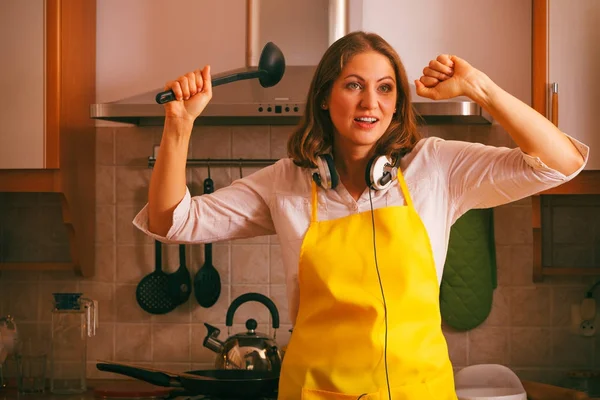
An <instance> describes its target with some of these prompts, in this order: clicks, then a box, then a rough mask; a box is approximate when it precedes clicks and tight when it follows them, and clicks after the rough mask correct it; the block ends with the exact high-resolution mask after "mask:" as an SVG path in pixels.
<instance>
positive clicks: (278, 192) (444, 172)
mask: <svg viewBox="0 0 600 400" xmlns="http://www.w3.org/2000/svg"><path fill="white" fill-rule="evenodd" d="M571 141H572V142H573V144H574V145H575V146H576V147H577V149H578V150H579V151H580V152H581V154H582V156H583V157H584V159H585V162H586V163H587V159H588V152H589V148H588V147H587V146H586V145H584V144H582V143H580V142H579V141H577V140H575V139H573V138H571ZM584 166H585V163H584ZM400 167H401V170H402V173H403V174H404V178H405V180H406V183H407V186H408V188H409V191H410V195H411V197H412V200H413V204H414V207H415V209H416V211H417V213H418V214H419V215H420V217H421V219H422V220H423V223H424V225H425V228H426V229H427V233H428V235H429V239H430V241H431V247H432V250H433V257H434V261H435V267H436V271H437V276H438V282H441V279H442V273H443V268H444V262H445V258H446V251H447V248H448V239H449V236H450V228H451V226H452V224H453V223H454V222H455V221H456V220H457V219H458V218H459V217H460V216H461V215H462V214H464V213H465V212H466V211H468V210H470V209H473V208H489V207H495V206H498V205H502V204H506V203H510V202H513V201H516V200H519V199H522V198H524V197H527V196H530V195H533V194H535V193H538V192H540V191H543V190H546V189H549V188H552V187H555V186H558V185H560V184H562V183H564V182H566V181H568V180H570V179H572V178H573V177H574V176H576V175H577V174H578V173H579V172H580V171H581V170H582V169H583V166H582V167H581V169H580V170H578V171H576V172H575V173H573V174H571V175H569V176H565V175H564V174H562V173H560V172H558V171H556V170H553V169H551V168H549V167H548V166H546V165H545V164H544V163H543V162H542V161H541V160H540V159H539V158H535V157H531V156H529V155H527V154H525V153H523V152H522V151H521V150H520V149H519V148H514V149H509V148H505V147H493V146H486V145H482V144H479V143H469V142H461V141H452V140H443V139H440V138H435V137H429V138H426V139H422V140H420V141H419V143H418V144H417V146H416V147H415V148H414V149H413V151H412V152H411V153H409V154H407V155H406V156H405V157H404V158H403V159H402V160H401V163H400ZM312 172H313V171H310V170H308V169H305V168H300V167H298V166H296V165H295V164H294V163H293V162H292V160H291V159H281V160H279V161H278V162H277V163H275V164H273V165H271V166H268V167H265V168H263V169H261V170H259V171H257V172H256V173H254V174H252V175H249V176H247V177H245V178H243V179H239V180H237V181H234V182H233V183H232V184H231V185H230V186H227V187H224V188H221V189H219V190H217V191H215V192H214V193H212V194H210V195H202V196H195V197H191V196H190V192H189V190H186V194H185V196H184V198H183V199H182V200H181V202H180V203H179V205H178V206H177V207H176V209H175V211H174V213H173V224H172V226H171V228H170V229H169V232H168V233H167V235H166V237H162V236H158V235H155V234H153V233H151V232H149V231H148V215H147V205H146V206H145V207H144V208H143V209H142V210H141V211H140V212H139V214H138V215H137V216H136V217H135V219H134V224H135V226H136V227H138V228H139V229H141V230H142V231H144V232H145V233H146V234H148V235H150V236H152V237H154V238H156V239H158V240H160V241H162V242H165V243H178V242H183V243H207V242H218V241H221V240H230V239H241V238H248V237H252V236H261V235H273V234H277V236H278V238H279V243H280V246H281V255H282V259H283V267H284V268H285V276H286V285H287V294H288V302H289V312H290V318H291V321H292V322H293V321H295V318H296V314H297V311H298V299H299V288H298V261H299V254H300V247H301V245H302V240H303V238H304V235H305V233H306V231H307V229H308V226H309V224H310V216H311V210H310V209H311V179H312V178H311V174H312ZM371 196H372V201H373V207H374V208H380V207H386V206H391V205H403V204H405V201H404V199H403V196H402V194H401V192H400V191H399V190H398V185H397V183H396V182H394V184H392V185H390V186H389V187H388V188H387V189H385V190H381V191H375V192H372V193H371ZM318 202H319V205H318V207H319V209H318V218H319V219H321V220H329V219H334V218H340V217H344V216H347V215H350V214H353V213H359V212H365V211H370V209H371V205H370V202H369V193H368V191H367V190H365V192H364V193H363V194H362V195H361V197H360V198H359V199H358V201H355V200H354V199H353V198H352V196H350V194H349V193H348V191H347V190H346V189H345V188H344V185H343V184H342V183H341V182H340V184H339V185H338V186H337V188H335V189H331V190H325V189H319V191H318ZM398 229H402V228H401V227H399V228H398Z"/></svg>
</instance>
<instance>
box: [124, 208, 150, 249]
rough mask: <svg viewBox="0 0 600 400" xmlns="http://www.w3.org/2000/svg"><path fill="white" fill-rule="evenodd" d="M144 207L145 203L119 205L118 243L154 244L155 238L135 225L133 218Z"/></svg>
mask: <svg viewBox="0 0 600 400" xmlns="http://www.w3.org/2000/svg"><path fill="white" fill-rule="evenodd" d="M143 207H144V205H143V204H140V205H134V206H130V205H121V204H119V205H117V207H116V242H117V243H118V244H138V243H139V244H152V242H153V239H152V238H151V237H150V236H148V235H146V234H145V233H144V232H142V231H141V230H139V229H138V228H137V227H135V226H134V225H133V219H134V218H135V216H136V215H137V214H138V213H139V212H140V211H141V210H142V208H143Z"/></svg>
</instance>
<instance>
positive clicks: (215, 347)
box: [202, 323, 223, 353]
mask: <svg viewBox="0 0 600 400" xmlns="http://www.w3.org/2000/svg"><path fill="white" fill-rule="evenodd" d="M204 326H206V329H207V330H208V333H207V334H206V337H205V338H204V341H203V342H202V345H204V347H206V348H207V349H210V350H212V351H214V352H215V353H221V351H222V350H223V342H221V341H220V340H219V339H218V338H219V334H220V333H221V330H220V329H219V328H216V327H214V326H212V325H210V324H207V323H204Z"/></svg>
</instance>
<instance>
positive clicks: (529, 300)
mask: <svg viewBox="0 0 600 400" xmlns="http://www.w3.org/2000/svg"><path fill="white" fill-rule="evenodd" d="M511 290H512V292H511V300H510V303H511V304H510V317H511V326H548V325H550V304H551V289H550V288H548V287H532V288H529V287H514V288H512V289H511Z"/></svg>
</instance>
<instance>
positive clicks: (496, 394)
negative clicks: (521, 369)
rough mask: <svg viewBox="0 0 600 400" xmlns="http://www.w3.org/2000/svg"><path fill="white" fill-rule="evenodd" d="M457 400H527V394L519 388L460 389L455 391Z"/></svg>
mask: <svg viewBox="0 0 600 400" xmlns="http://www.w3.org/2000/svg"><path fill="white" fill-rule="evenodd" d="M456 395H457V396H458V399H459V400H527V394H526V393H525V391H524V390H522V389H520V388H498V387H492V388H485V387H477V388H462V389H457V390H456Z"/></svg>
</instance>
